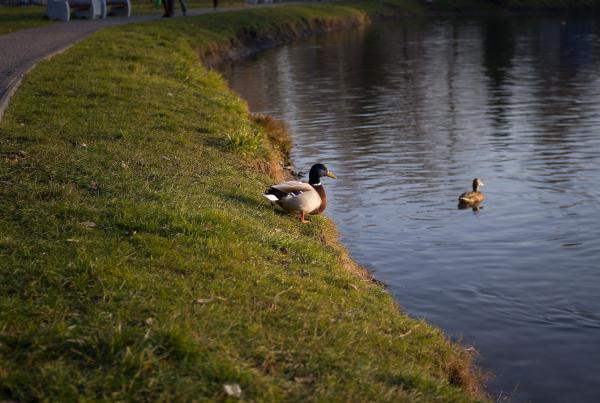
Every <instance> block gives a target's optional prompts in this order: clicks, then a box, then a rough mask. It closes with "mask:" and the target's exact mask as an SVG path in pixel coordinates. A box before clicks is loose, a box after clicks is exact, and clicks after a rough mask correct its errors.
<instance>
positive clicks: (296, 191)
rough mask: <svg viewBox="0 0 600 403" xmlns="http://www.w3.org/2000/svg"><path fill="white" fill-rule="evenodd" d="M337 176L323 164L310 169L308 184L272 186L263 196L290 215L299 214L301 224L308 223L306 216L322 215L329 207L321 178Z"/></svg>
mask: <svg viewBox="0 0 600 403" xmlns="http://www.w3.org/2000/svg"><path fill="white" fill-rule="evenodd" d="M324 176H328V177H330V178H333V179H337V178H336V176H335V175H334V174H333V173H332V172H331V171H329V170H328V169H327V167H326V166H325V165H323V164H315V165H313V166H312V168H310V173H309V174H308V183H306V182H298V181H288V182H283V183H279V184H277V185H273V186H271V187H270V188H269V189H267V191H266V192H265V193H263V196H264V197H266V198H267V199H269V200H270V201H271V202H273V203H277V204H278V205H279V206H281V208H283V209H284V210H285V211H287V212H290V213H298V214H299V218H300V222H302V223H307V222H308V221H306V220H305V219H304V215H305V214H321V213H322V212H323V210H325V207H326V206H327V196H326V195H325V189H324V188H323V185H322V184H321V178H322V177H324Z"/></svg>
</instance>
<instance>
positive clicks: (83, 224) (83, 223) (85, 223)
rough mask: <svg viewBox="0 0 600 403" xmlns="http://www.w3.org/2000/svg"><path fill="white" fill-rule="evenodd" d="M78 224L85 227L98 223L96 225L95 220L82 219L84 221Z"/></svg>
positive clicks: (94, 225) (94, 226) (92, 226)
mask: <svg viewBox="0 0 600 403" xmlns="http://www.w3.org/2000/svg"><path fill="white" fill-rule="evenodd" d="M79 225H81V226H83V227H86V228H96V227H97V226H98V225H96V223H95V222H93V221H84V222H80V223H79Z"/></svg>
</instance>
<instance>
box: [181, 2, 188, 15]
mask: <svg viewBox="0 0 600 403" xmlns="http://www.w3.org/2000/svg"><path fill="white" fill-rule="evenodd" d="M179 5H180V6H181V14H183V16H184V17H185V16H186V15H187V3H186V2H185V0H179Z"/></svg>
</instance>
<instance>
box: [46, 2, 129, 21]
mask: <svg viewBox="0 0 600 403" xmlns="http://www.w3.org/2000/svg"><path fill="white" fill-rule="evenodd" d="M109 6H110V11H109V10H108V7H109ZM71 10H73V15H75V16H76V17H79V18H86V19H88V20H95V19H96V18H106V16H107V15H108V14H109V13H110V15H118V16H121V17H130V16H131V1H130V0H48V6H47V9H46V11H47V14H48V18H49V19H51V20H59V21H69V20H70V19H71Z"/></svg>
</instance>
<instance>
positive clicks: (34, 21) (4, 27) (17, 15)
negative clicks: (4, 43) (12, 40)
mask: <svg viewBox="0 0 600 403" xmlns="http://www.w3.org/2000/svg"><path fill="white" fill-rule="evenodd" d="M50 23H52V21H50V20H48V19H47V18H46V8H45V7H39V6H32V7H0V35H3V34H7V33H9V32H13V31H20V30H22V29H27V28H33V27H39V26H41V25H46V24H50Z"/></svg>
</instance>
